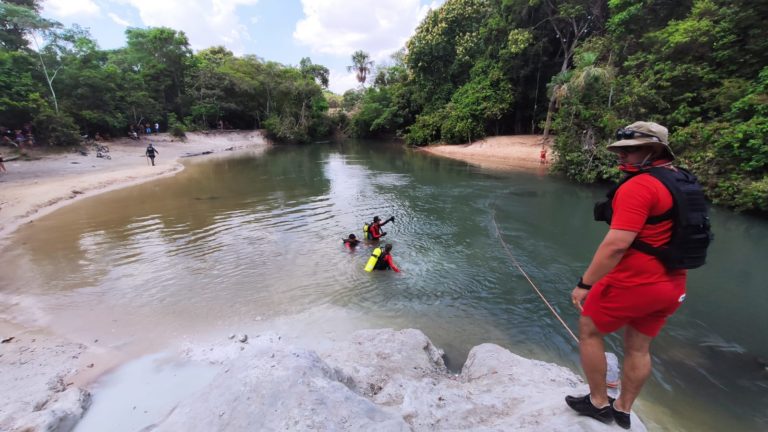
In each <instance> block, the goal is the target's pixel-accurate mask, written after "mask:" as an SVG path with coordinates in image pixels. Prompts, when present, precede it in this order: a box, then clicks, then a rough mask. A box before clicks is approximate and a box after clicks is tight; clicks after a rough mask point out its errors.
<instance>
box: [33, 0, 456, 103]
mask: <svg viewBox="0 0 768 432" xmlns="http://www.w3.org/2000/svg"><path fill="white" fill-rule="evenodd" d="M444 1H445V0H43V2H42V5H43V12H42V15H43V16H44V17H45V18H49V19H54V20H56V21H59V22H61V23H62V24H64V25H66V26H70V25H72V24H79V25H80V26H82V27H86V28H88V29H89V30H90V33H91V36H92V37H93V38H94V39H95V40H96V41H97V42H98V44H99V47H100V48H102V49H113V48H120V47H123V46H125V30H126V28H128V27H139V28H147V27H170V28H172V29H175V30H181V31H183V32H184V33H185V34H186V35H187V38H188V39H189V43H190V45H191V47H192V49H193V50H195V51H198V50H201V49H204V48H208V47H211V46H217V45H223V46H225V47H226V48H227V49H229V50H230V51H232V52H234V53H235V54H236V55H245V54H254V55H257V56H258V57H260V58H262V59H264V60H268V61H276V62H279V63H282V64H285V65H294V66H296V65H298V64H299V61H300V60H301V59H302V58H303V57H309V58H310V59H311V60H312V62H313V63H315V64H321V65H323V66H325V67H327V68H328V69H329V70H330V90H331V91H333V92H335V93H338V94H341V93H343V92H344V91H346V90H348V89H351V88H356V87H357V86H358V83H357V81H356V80H355V75H354V73H351V72H347V66H348V65H350V64H351V63H352V61H351V59H350V58H351V56H352V53H353V52H355V51H357V50H363V51H365V52H367V53H368V54H369V55H370V56H371V58H372V59H373V60H374V62H375V63H376V64H377V65H379V64H386V63H387V62H389V61H390V56H391V55H392V54H393V53H394V52H396V51H397V50H399V49H400V48H402V47H404V46H405V42H406V41H407V40H408V39H409V38H410V37H411V36H412V35H413V33H414V31H415V29H416V27H417V26H418V24H419V23H420V22H421V20H422V19H423V18H424V16H426V14H427V12H428V11H429V9H436V8H438V7H439V6H440V5H441V4H442V3H443V2H444Z"/></svg>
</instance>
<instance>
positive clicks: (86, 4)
mask: <svg viewBox="0 0 768 432" xmlns="http://www.w3.org/2000/svg"><path fill="white" fill-rule="evenodd" d="M43 9H44V10H45V11H46V12H50V13H51V14H52V15H53V16H55V17H61V18H66V17H72V16H82V15H98V14H99V13H100V12H101V9H99V6H98V5H97V4H96V3H94V2H93V0H46V1H45V3H44V4H43Z"/></svg>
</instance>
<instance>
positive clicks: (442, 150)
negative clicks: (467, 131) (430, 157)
mask: <svg viewBox="0 0 768 432" xmlns="http://www.w3.org/2000/svg"><path fill="white" fill-rule="evenodd" d="M542 141H543V138H542V136H541V135H506V136H495V137H489V138H486V139H483V140H480V141H475V142H473V143H471V144H459V145H436V146H428V147H423V148H421V149H420V151H423V152H426V153H430V154H434V155H437V156H442V157H447V158H451V159H457V160H461V161H464V162H468V163H470V164H472V165H477V166H479V167H481V168H487V169H493V170H521V169H522V170H538V171H540V170H542V168H546V167H547V166H548V165H542V164H541V157H540V156H541V153H540V152H541V149H542ZM551 145H552V143H551V140H549V141H547V142H546V144H545V147H546V149H547V161H548V162H551V158H552V151H551ZM544 171H545V172H546V169H545V170H544Z"/></svg>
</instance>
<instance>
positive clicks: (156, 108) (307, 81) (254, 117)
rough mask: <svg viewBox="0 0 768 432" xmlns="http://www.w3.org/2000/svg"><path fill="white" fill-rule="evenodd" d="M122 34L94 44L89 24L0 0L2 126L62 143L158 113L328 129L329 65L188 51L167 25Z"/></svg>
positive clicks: (188, 121) (162, 118)
mask: <svg viewBox="0 0 768 432" xmlns="http://www.w3.org/2000/svg"><path fill="white" fill-rule="evenodd" d="M125 35H126V45H125V47H123V48H120V49H115V50H101V49H99V47H98V45H97V43H96V42H95V41H94V40H93V38H92V37H91V36H90V34H89V33H88V31H87V30H85V29H83V28H80V27H78V26H77V25H74V26H72V27H69V28H65V27H64V26H62V25H61V24H59V23H57V22H53V21H50V20H46V19H43V18H41V17H40V15H39V1H38V0H15V1H4V2H2V3H0V90H1V92H0V126H4V127H7V128H10V129H21V128H22V127H23V126H24V125H28V124H31V125H33V127H34V129H35V138H36V140H37V141H38V142H41V143H50V144H59V145H69V144H75V143H77V142H78V140H79V139H80V138H79V135H83V134H89V135H94V134H95V133H96V132H99V133H100V134H101V135H112V136H125V135H126V134H127V133H128V130H129V128H130V127H131V126H132V125H133V126H138V125H139V124H145V123H155V122H158V123H160V124H161V125H162V127H163V128H164V129H165V128H169V129H170V128H171V127H173V129H175V130H177V131H180V133H183V131H184V130H188V129H208V128H212V127H217V126H219V125H223V124H226V125H227V126H231V127H234V128H247V129H251V128H266V129H267V131H268V132H269V133H270V134H271V135H272V136H273V137H275V138H277V139H280V140H284V141H291V142H309V141H311V140H313V139H314V138H315V137H317V136H324V135H327V134H328V133H330V123H329V120H328V119H327V115H326V111H327V102H326V99H325V96H324V95H323V88H324V87H327V86H328V75H329V72H328V69H327V68H326V67H324V66H321V65H316V64H313V63H312V61H311V60H310V59H309V58H305V59H302V61H301V64H300V66H299V67H292V66H285V65H281V64H278V63H274V62H268V61H264V60H262V59H260V58H258V57H256V56H243V57H237V56H235V55H233V54H232V53H231V52H229V51H227V50H226V49H225V48H223V47H212V48H208V49H205V50H202V51H200V52H198V53H193V52H192V49H191V48H190V45H189V41H188V39H187V37H186V35H185V34H184V32H181V31H177V30H173V29H170V28H165V27H159V28H129V29H127V30H126V32H125Z"/></svg>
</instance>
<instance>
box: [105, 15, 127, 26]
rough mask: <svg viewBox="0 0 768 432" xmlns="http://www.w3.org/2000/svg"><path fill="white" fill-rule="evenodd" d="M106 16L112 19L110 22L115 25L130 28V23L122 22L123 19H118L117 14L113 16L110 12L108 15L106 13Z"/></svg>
mask: <svg viewBox="0 0 768 432" xmlns="http://www.w3.org/2000/svg"><path fill="white" fill-rule="evenodd" d="M107 16H109V17H110V18H112V21H114V22H115V23H117V24H119V25H121V26H123V27H130V26H131V23H130V22H128V21H126V20H124V19H122V18H120V17H119V16H118V15H117V14H115V13H112V12H110V13H108V14H107Z"/></svg>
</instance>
